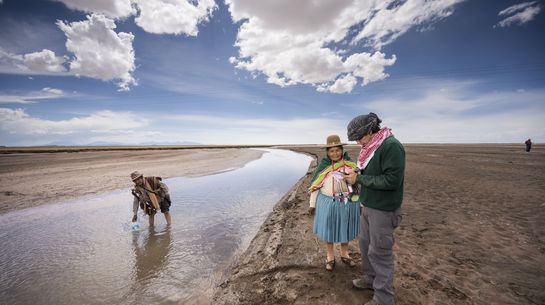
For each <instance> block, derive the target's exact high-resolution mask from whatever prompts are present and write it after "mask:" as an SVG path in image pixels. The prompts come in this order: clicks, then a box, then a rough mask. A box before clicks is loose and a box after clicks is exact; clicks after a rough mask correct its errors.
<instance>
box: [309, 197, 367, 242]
mask: <svg viewBox="0 0 545 305" xmlns="http://www.w3.org/2000/svg"><path fill="white" fill-rule="evenodd" d="M315 212H316V214H315V215H314V226H313V228H312V230H313V232H314V234H316V235H318V237H319V238H320V239H321V240H324V241H326V242H329V243H347V242H349V241H351V240H354V239H356V237H357V236H358V234H359V233H360V203H359V202H348V203H346V204H345V203H344V202H339V201H338V200H337V201H335V199H334V198H333V197H330V196H327V195H324V194H322V192H319V194H318V198H317V199H316V211H315Z"/></svg>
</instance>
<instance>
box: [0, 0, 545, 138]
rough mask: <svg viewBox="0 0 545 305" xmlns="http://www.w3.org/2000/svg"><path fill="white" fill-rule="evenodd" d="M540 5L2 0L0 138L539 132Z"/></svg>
mask: <svg viewBox="0 0 545 305" xmlns="http://www.w3.org/2000/svg"><path fill="white" fill-rule="evenodd" d="M544 6H545V4H544V3H543V2H542V1H529V2H524V1H476V0H473V1H471V0H468V1H462V0H437V1H424V0H407V1H349V0H342V1H341V0H339V1H288V0H276V1H273V0H266V1H250V0H227V1H225V2H223V1H213V0H202V1H190V2H187V1H185V0H178V1H175V0H112V1H105V0H104V1H85V0H58V1H40V0H3V1H0V27H1V28H2V31H0V145H8V146H19V145H24V146H26V145H48V144H56V145H89V144H183V143H201V144H296V143H322V142H325V138H326V137H327V135H329V134H333V133H336V134H339V135H341V137H342V138H343V139H346V125H347V123H348V122H349V121H350V119H352V118H353V117H354V116H356V115H359V114H365V113H368V112H370V111H373V112H375V113H377V114H378V115H379V116H380V117H381V118H382V119H383V125H384V126H388V127H390V128H392V131H393V132H394V134H395V135H396V136H397V137H398V138H399V139H400V140H401V141H403V142H405V143H430V142H432V143H516V142H518V143H520V142H524V140H526V139H527V138H532V140H533V141H534V142H545V123H544V122H545V58H544V56H543V54H545V35H544V32H543V29H545V17H544V13H543V7H544Z"/></svg>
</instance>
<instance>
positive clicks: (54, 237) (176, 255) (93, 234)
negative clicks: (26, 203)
mask: <svg viewBox="0 0 545 305" xmlns="http://www.w3.org/2000/svg"><path fill="white" fill-rule="evenodd" d="M310 161H311V158H310V157H308V156H306V155H302V154H298V153H294V152H291V151H286V150H275V149H271V150H267V152H266V153H265V154H264V155H263V157H262V158H260V159H258V160H255V161H252V162H250V163H248V164H246V165H245V166H244V167H243V168H240V169H236V170H232V171H228V172H223V173H218V174H215V175H210V176H203V177H197V178H184V177H179V178H171V179H166V180H165V183H166V184H167V185H168V187H169V189H170V193H171V197H172V202H173V205H172V207H171V213H172V218H173V225H172V227H170V228H167V227H166V225H165V219H164V217H163V215H162V214H158V215H156V217H155V227H154V228H149V227H148V225H147V217H144V216H142V214H141V211H139V221H140V224H141V229H140V231H136V232H133V231H131V229H130V226H129V223H130V218H131V215H132V211H131V208H132V195H131V193H130V190H129V189H123V190H118V191H114V192H109V193H105V194H100V195H95V196H91V197H85V198H81V199H78V200H71V201H67V202H63V203H58V204H50V205H44V206H39V207H36V208H30V209H25V210H21V211H15V212H11V213H6V214H3V215H0V244H1V247H0V270H1V272H0V304H146V303H148V304H190V303H201V301H203V300H206V299H207V293H208V292H209V291H210V287H211V286H212V283H213V281H214V275H215V274H217V273H218V271H219V270H221V268H224V267H225V265H226V264H228V263H229V261H230V260H231V259H232V257H233V256H234V255H236V254H239V253H241V251H243V250H244V249H245V248H246V247H247V246H248V244H249V242H250V241H251V239H252V238H253V236H254V235H255V234H256V233H257V230H258V229H259V227H260V225H261V223H262V222H263V221H264V220H265V218H266V217H267V215H268V214H269V213H270V212H271V211H272V208H273V206H274V204H275V203H276V202H277V201H278V200H279V199H280V198H281V197H282V196H283V195H284V194H285V193H286V192H287V191H288V190H289V189H290V188H291V187H292V186H293V185H294V184H295V183H296V182H297V180H299V179H300V178H301V177H302V176H303V175H304V174H305V173H306V171H307V168H308V166H309V163H310ZM205 302H206V301H205Z"/></svg>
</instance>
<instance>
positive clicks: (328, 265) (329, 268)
mask: <svg viewBox="0 0 545 305" xmlns="http://www.w3.org/2000/svg"><path fill="white" fill-rule="evenodd" d="M334 268H335V259H332V260H330V261H326V262H325V270H327V271H333V269H334Z"/></svg>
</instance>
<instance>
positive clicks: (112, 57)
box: [57, 14, 137, 90]
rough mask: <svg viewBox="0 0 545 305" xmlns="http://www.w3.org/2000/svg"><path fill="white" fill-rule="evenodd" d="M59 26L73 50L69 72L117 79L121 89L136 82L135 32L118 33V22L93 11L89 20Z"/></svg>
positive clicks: (102, 78)
mask: <svg viewBox="0 0 545 305" xmlns="http://www.w3.org/2000/svg"><path fill="white" fill-rule="evenodd" d="M57 25H58V26H59V28H60V29H61V30H62V31H63V32H64V33H65V35H66V37H67V41H66V49H67V50H68V51H70V52H72V53H74V58H73V60H72V61H71V62H70V72H71V73H73V74H75V75H77V76H87V77H92V78H97V79H101V80H105V81H108V80H118V85H119V88H120V90H129V88H130V86H131V85H136V84H137V83H136V80H135V79H134V77H133V76H132V72H133V71H134V69H135V65H134V50H133V46H132V41H133V39H134V35H133V34H132V33H125V32H120V33H116V32H115V31H114V30H115V28H116V25H115V22H114V21H113V20H112V19H109V18H107V17H105V16H104V15H99V14H92V15H89V16H87V20H84V21H78V22H72V23H64V22H63V21H58V22H57Z"/></svg>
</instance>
